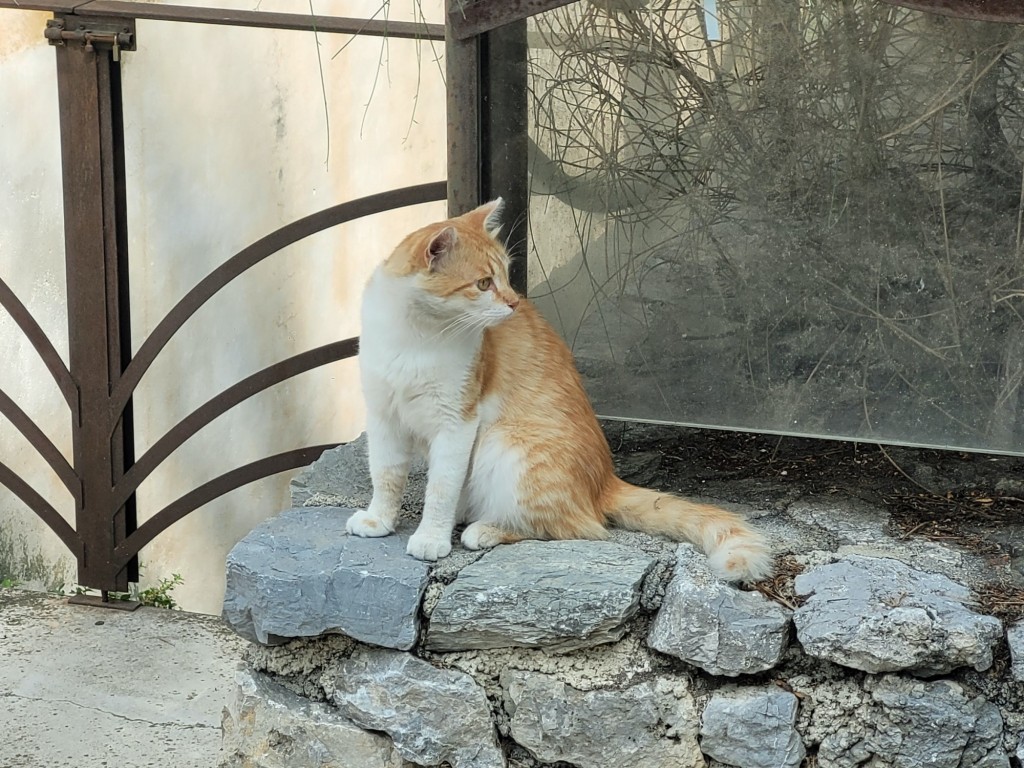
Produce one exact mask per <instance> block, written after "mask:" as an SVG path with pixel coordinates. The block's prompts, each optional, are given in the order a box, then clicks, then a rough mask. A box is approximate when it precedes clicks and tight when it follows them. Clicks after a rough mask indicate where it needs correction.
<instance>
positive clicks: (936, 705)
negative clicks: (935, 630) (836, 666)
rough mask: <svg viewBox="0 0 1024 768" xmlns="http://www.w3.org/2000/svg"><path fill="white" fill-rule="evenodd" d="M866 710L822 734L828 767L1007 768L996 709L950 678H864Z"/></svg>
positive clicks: (823, 756) (821, 754) (820, 754)
mask: <svg viewBox="0 0 1024 768" xmlns="http://www.w3.org/2000/svg"><path fill="white" fill-rule="evenodd" d="M865 687H867V688H868V689H869V691H870V693H871V699H870V701H869V703H868V704H867V706H863V707H860V708H858V710H857V711H856V712H854V713H853V717H852V719H851V720H850V721H848V722H847V723H846V724H845V726H844V727H843V728H840V729H838V730H837V731H835V732H834V733H832V734H830V735H828V736H826V737H825V738H824V739H823V740H822V742H821V745H820V746H819V749H818V761H819V763H820V764H821V765H822V766H828V768H859V767H860V766H864V765H870V766H872V768H924V767H925V766H927V768H967V767H968V766H970V768H1009V765H1010V762H1009V758H1008V757H1007V755H1006V750H1005V749H1003V720H1002V717H1001V716H1000V714H999V708H998V707H997V706H996V705H995V704H992V703H991V702H989V701H986V700H985V699H984V698H982V697H980V696H977V697H973V696H972V695H971V694H970V693H969V692H968V691H967V690H966V689H965V688H963V687H962V686H961V685H959V684H958V683H955V682H953V681H952V680H937V681H933V682H929V681H924V680H917V679H914V678H908V677H902V676H899V675H885V676H883V677H880V678H871V677H868V678H867V679H866V680H865Z"/></svg>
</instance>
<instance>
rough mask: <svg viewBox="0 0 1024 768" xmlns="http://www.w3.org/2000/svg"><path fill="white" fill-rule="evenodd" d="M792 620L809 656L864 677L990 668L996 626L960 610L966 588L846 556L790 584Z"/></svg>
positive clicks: (887, 562)
mask: <svg viewBox="0 0 1024 768" xmlns="http://www.w3.org/2000/svg"><path fill="white" fill-rule="evenodd" d="M796 593H797V594H798V595H801V596H807V597H808V600H807V602H806V603H805V604H804V605H802V606H801V607H800V608H798V609H797V611H796V612H795V613H794V615H793V621H794V623H795V624H796V630H797V637H798V638H799V640H800V642H801V644H802V645H803V647H804V650H805V651H806V652H807V653H808V654H810V655H811V656H818V657H820V658H824V659H828V660H829V661H833V662H836V663H837V664H842V665H844V666H847V667H853V668H854V669H861V670H864V671H866V672H890V671H895V670H910V671H912V672H915V673H917V674H921V675H936V674H942V673H945V672H949V671H950V670H952V669H956V668H957V667H961V666H965V665H970V666H972V667H974V668H975V669H976V670H979V671H981V670H984V669H988V667H990V666H991V665H992V647H993V645H994V644H995V643H996V642H997V641H998V640H999V639H1000V637H1001V636H1002V624H1001V623H1000V621H999V620H998V619H996V618H993V617H992V616H983V615H980V614H977V613H975V612H974V611H972V610H970V609H969V608H967V607H966V606H965V605H964V603H967V602H969V601H971V600H972V595H971V592H970V590H969V589H967V587H965V586H963V585H962V584H958V583H956V582H954V581H952V580H950V579H948V578H946V577H945V576H940V575H936V574H930V573H925V572H924V571H919V570H917V569H915V568H911V567H910V566H908V565H906V564H905V563H902V562H899V561H897V560H891V559H888V558H874V557H862V556H859V555H848V556H846V557H845V558H843V559H842V560H839V561H838V562H835V563H831V564H828V565H822V566H819V567H817V568H815V569H814V570H812V571H810V572H809V573H803V574H800V575H799V576H797V578H796Z"/></svg>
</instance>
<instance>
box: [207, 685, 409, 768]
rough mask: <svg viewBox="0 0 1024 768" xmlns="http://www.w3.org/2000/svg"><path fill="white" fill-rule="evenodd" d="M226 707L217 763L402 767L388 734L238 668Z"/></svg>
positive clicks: (234, 766) (229, 766)
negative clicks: (221, 749)
mask: <svg viewBox="0 0 1024 768" xmlns="http://www.w3.org/2000/svg"><path fill="white" fill-rule="evenodd" d="M235 682H236V689H235V695H234V697H233V698H232V699H231V701H230V702H229V703H228V706H226V707H225V708H224V715H223V718H222V721H221V730H222V732H223V734H224V752H225V753H226V755H227V757H226V759H225V761H224V762H223V763H222V764H221V768H402V765H403V761H402V758H401V756H400V755H399V754H398V752H397V751H396V750H395V747H394V745H393V744H392V743H391V739H389V738H387V737H385V736H381V735H380V734H379V733H369V732H368V731H364V730H363V729H362V728H359V727H358V726H357V725H355V724H354V723H353V722H352V721H351V720H349V719H348V718H346V717H343V716H342V715H340V714H338V712H337V711H336V710H335V709H334V708H333V707H330V706H328V705H326V704H320V703H317V702H313V701H310V700H309V699H306V698H303V697H302V696H297V695H296V694H294V693H292V692H291V691H288V690H286V689H285V688H283V687H281V686H280V685H278V684H276V683H274V682H272V681H271V680H270V679H269V678H267V677H266V676H265V675H261V674H258V673H254V672H251V671H249V670H241V671H239V672H238V674H237V676H236V678H235Z"/></svg>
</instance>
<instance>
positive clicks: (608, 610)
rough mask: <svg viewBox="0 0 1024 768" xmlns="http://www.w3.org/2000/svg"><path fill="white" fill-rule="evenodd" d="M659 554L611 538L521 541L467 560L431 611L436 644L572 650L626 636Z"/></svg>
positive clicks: (431, 642)
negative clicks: (612, 540)
mask: <svg viewBox="0 0 1024 768" xmlns="http://www.w3.org/2000/svg"><path fill="white" fill-rule="evenodd" d="M655 561H656V558H654V557H653V556H651V555H647V554H644V553H641V552H637V551H634V550H630V549H627V548H626V547H623V546H620V545H618V544H612V543H611V542H607V541H522V542H519V543H517V544H512V545H507V546H502V547H497V548H496V549H494V550H492V551H490V552H488V553H487V554H485V555H484V556H483V557H482V558H480V559H479V560H478V561H476V562H475V563H472V564H471V565H468V566H466V567H465V568H464V569H463V570H462V571H461V572H460V573H459V575H458V577H457V578H456V579H455V581H454V582H453V583H452V584H450V585H448V586H447V587H446V588H445V590H444V592H443V593H442V594H441V597H440V599H439V600H438V603H437V606H436V607H435V608H434V611H433V613H432V614H431V616H430V623H429V625H428V627H427V635H426V640H425V645H426V647H427V648H430V649H432V650H441V651H452V650H465V649H470V648H504V647H511V646H520V647H526V648H547V649H551V650H558V651H569V650H574V649H577V648H586V647H589V646H593V645H598V644H600V643H608V642H612V641H614V640H618V639H621V637H622V636H623V634H625V631H626V622H627V621H628V620H629V619H630V618H631V617H632V616H633V615H634V614H635V613H636V612H637V610H638V609H639V607H640V589H641V586H642V585H643V579H644V575H645V574H646V573H647V571H648V569H650V567H651V566H652V565H653V564H654V562H655Z"/></svg>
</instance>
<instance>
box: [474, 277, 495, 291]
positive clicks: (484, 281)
mask: <svg viewBox="0 0 1024 768" xmlns="http://www.w3.org/2000/svg"><path fill="white" fill-rule="evenodd" d="M492 285H494V280H492V279H491V278H489V277H481V278H480V279H479V280H477V281H476V287H477V288H479V289H480V290H481V291H488V290H490V288H491V286H492Z"/></svg>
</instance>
